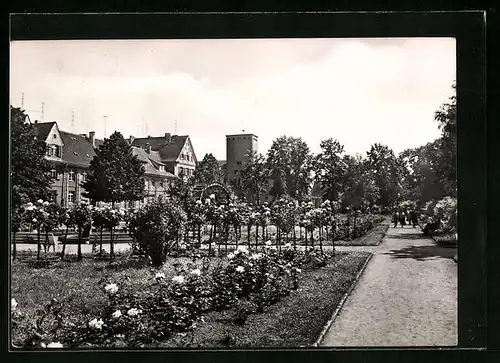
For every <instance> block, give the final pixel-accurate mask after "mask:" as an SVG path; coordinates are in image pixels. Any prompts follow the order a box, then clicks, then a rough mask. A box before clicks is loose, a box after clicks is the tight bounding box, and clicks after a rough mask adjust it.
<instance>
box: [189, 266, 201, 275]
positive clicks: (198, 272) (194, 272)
mask: <svg viewBox="0 0 500 363" xmlns="http://www.w3.org/2000/svg"><path fill="white" fill-rule="evenodd" d="M191 275H193V276H200V275H201V271H200V269H199V268H196V269H194V270H193V271H191Z"/></svg>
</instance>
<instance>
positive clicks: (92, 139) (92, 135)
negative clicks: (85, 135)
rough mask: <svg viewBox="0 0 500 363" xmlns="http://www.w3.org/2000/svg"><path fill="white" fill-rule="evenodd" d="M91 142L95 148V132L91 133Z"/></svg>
mask: <svg viewBox="0 0 500 363" xmlns="http://www.w3.org/2000/svg"><path fill="white" fill-rule="evenodd" d="M89 141H90V143H91V144H92V146H93V147H95V131H90V132H89Z"/></svg>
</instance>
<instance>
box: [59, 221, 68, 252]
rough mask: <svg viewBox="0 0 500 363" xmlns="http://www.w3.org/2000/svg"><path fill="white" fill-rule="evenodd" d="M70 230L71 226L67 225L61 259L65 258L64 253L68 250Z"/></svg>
mask: <svg viewBox="0 0 500 363" xmlns="http://www.w3.org/2000/svg"><path fill="white" fill-rule="evenodd" d="M68 230H69V226H68V225H66V232H64V242H63V247H62V251H61V260H64V253H65V252H66V242H67V240H68Z"/></svg>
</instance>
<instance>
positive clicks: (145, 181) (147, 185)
mask: <svg viewBox="0 0 500 363" xmlns="http://www.w3.org/2000/svg"><path fill="white" fill-rule="evenodd" d="M144 187H145V188H146V189H149V183H148V181H147V180H144Z"/></svg>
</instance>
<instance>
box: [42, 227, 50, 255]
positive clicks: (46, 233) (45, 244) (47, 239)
mask: <svg viewBox="0 0 500 363" xmlns="http://www.w3.org/2000/svg"><path fill="white" fill-rule="evenodd" d="M48 244H49V231H47V230H45V243H44V244H43V252H44V253H45V254H47V246H48Z"/></svg>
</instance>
